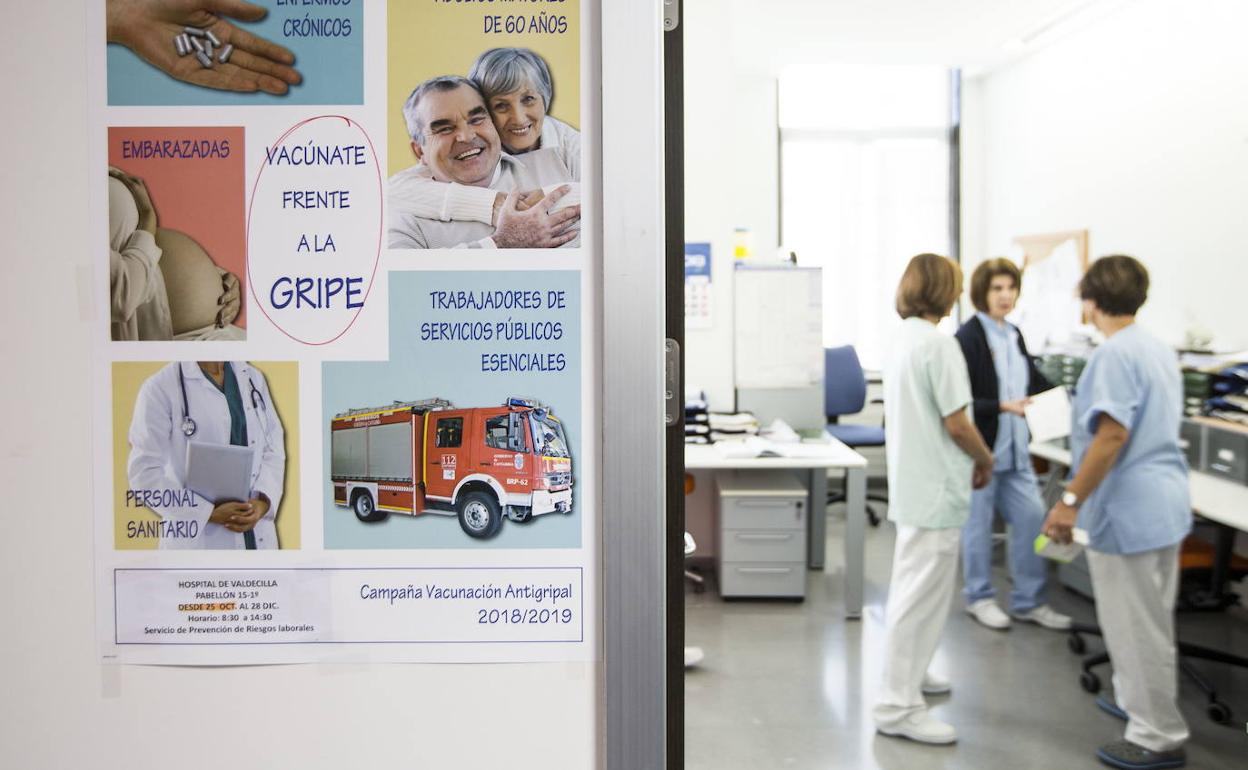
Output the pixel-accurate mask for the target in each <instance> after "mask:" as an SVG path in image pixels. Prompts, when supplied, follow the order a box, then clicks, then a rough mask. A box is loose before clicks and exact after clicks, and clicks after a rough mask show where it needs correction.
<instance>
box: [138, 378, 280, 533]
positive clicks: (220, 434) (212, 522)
mask: <svg viewBox="0 0 1248 770" xmlns="http://www.w3.org/2000/svg"><path fill="white" fill-rule="evenodd" d="M129 438H130V459H129V463H128V468H127V470H128V477H129V480H130V487H131V489H134V490H142V491H147V492H152V493H156V495H160V496H161V497H162V502H169V503H170V504H169V505H152V506H149V507H151V509H152V510H153V511H155V512H156V513H157V514H158V515H159V516H160V517H161V518H162V519H163V522H162V527H161V538H160V547H161V548H162V549H174V548H182V549H218V550H223V549H273V548H278V547H279V546H278V542H277V528H276V526H275V524H274V522H275V521H276V519H277V512H278V510H279V508H280V506H281V502H282V489H283V484H284V482H285V476H286V449H285V432H284V431H283V429H282V423H281V420H279V419H278V416H277V412H276V410H275V408H274V406H273V399H272V397H271V396H270V394H269V386H268V383H267V382H266V381H265V379H264V375H262V374H261V373H260V371H259V370H257V369H256V368H254V367H252V366H251V365H250V364H247V363H243V362H222V361H201V362H199V363H196V362H193V361H182V362H174V363H171V364H169V365H167V366H165V367H164V368H163V369H161V370H160V371H159V372H157V373H156V374H154V375H152V376H151V377H149V378H148V379H147V381H146V382H144V383H143V385H142V387H141V388H140V389H139V396H138V399H137V400H136V402H135V406H134V419H133V420H132V421H131V423H130V434H129ZM192 442H197V443H206V444H236V445H243V446H250V447H252V448H253V449H254V450H255V451H254V453H253V456H252V464H251V494H250V499H249V500H247V501H239V502H224V503H221V504H219V505H215V506H214V505H213V503H212V502H211V501H209V500H206V499H204V498H203V497H200V496H199V495H197V494H195V493H193V492H189V491H185V493H184V494H167V495H165V494H162V493H163V492H164V491H165V490H168V491H170V492H174V493H178V492H183V491H184V490H185V489H186V450H187V444H189V443H192Z"/></svg>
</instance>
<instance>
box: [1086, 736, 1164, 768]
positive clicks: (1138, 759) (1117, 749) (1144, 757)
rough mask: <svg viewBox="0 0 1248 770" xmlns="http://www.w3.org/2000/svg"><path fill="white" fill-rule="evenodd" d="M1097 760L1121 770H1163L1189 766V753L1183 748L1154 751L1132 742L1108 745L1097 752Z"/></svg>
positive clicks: (1116, 742) (1118, 742)
mask: <svg viewBox="0 0 1248 770" xmlns="http://www.w3.org/2000/svg"><path fill="white" fill-rule="evenodd" d="M1096 758H1097V759H1099V760H1101V761H1102V762H1104V763H1105V764H1107V765H1109V766H1110V767H1117V768H1119V770H1163V768H1168V767H1183V766H1184V765H1186V764H1187V753H1186V752H1184V751H1183V749H1181V748H1179V749H1172V750H1170V751H1152V750H1150V749H1146V748H1144V747H1143V746H1139V745H1136V744H1134V743H1132V742H1131V741H1114V742H1113V743H1107V744H1105V745H1104V746H1102V747H1100V748H1099V749H1097V750H1096Z"/></svg>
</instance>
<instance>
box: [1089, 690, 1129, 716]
mask: <svg viewBox="0 0 1248 770" xmlns="http://www.w3.org/2000/svg"><path fill="white" fill-rule="evenodd" d="M1096 707H1097V708H1098V709H1100V710H1101V711H1104V712H1105V713H1106V714H1109V715H1110V716H1111V717H1117V718H1118V719H1121V720H1122V721H1124V722H1125V721H1127V712H1125V711H1123V710H1122V709H1120V708H1118V704H1117V703H1114V702H1113V701H1112V700H1110V699H1109V698H1106V697H1105V696H1104V695H1098V696H1096Z"/></svg>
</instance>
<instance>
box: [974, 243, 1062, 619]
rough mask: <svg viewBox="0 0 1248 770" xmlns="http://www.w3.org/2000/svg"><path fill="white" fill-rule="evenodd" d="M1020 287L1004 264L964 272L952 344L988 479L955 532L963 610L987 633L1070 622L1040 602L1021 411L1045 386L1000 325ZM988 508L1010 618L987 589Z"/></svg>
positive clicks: (1042, 577) (1036, 504)
mask: <svg viewBox="0 0 1248 770" xmlns="http://www.w3.org/2000/svg"><path fill="white" fill-rule="evenodd" d="M1021 288H1022V273H1021V272H1020V271H1019V269H1018V267H1017V266H1016V265H1015V264H1014V263H1013V262H1011V261H1010V260H1008V259H990V260H987V261H985V262H981V263H980V265H979V266H978V267H976V268H975V272H974V273H972V274H971V304H973V305H974V306H975V310H976V311H977V312H976V313H975V315H974V316H972V317H971V318H970V319H969V320H968V321H967V322H966V323H964V324H962V327H961V328H960V329H958V333H957V338H958V343H959V344H960V345H961V346H962V355H964V356H965V357H966V368H967V369H968V370H969V372H970V375H971V396H972V397H973V398H974V403H975V408H974V412H975V427H976V428H978V429H979V433H980V435H982V436H983V437H984V442H985V443H986V444H988V446H990V447H992V453H993V457H994V459H995V460H996V462H995V464H994V465H993V468H992V480H991V481H989V482H988V486H986V487H984V488H983V489H978V490H975V491H974V492H973V493H971V518H970V520H968V521H967V522H966V526H965V527H963V528H962V582H963V589H962V593H963V596H964V597H965V598H966V611H967V613H969V614H970V616H971V617H973V618H975V620H977V621H979V622H980V623H981V624H983V625H985V626H987V627H988V628H994V629H997V630H1005V629H1007V628H1009V627H1010V615H1013V616H1014V617H1015V618H1017V619H1018V620H1022V621H1026V622H1029V623H1036V624H1038V625H1041V626H1044V627H1045V628H1051V629H1054V630H1059V631H1060V630H1065V629H1068V628H1070V617H1068V616H1066V615H1063V614H1061V613H1059V612H1056V611H1055V610H1053V609H1052V608H1051V607H1049V605H1048V604H1046V603H1045V601H1044V590H1045V584H1046V582H1047V577H1048V567H1047V565H1046V563H1045V559H1044V558H1043V557H1041V556H1040V555H1039V554H1037V553H1036V551H1035V548H1034V546H1033V543H1034V542H1035V539H1036V535H1039V534H1040V527H1041V525H1043V524H1044V502H1043V501H1042V500H1041V499H1040V488H1039V485H1038V483H1037V481H1036V474H1035V473H1034V472H1033V471H1032V469H1031V454H1030V453H1029V452H1028V451H1027V445H1028V444H1029V443H1031V434H1030V433H1029V432H1028V430H1027V420H1026V419H1025V418H1024V416H1023V407H1025V406H1026V405H1027V401H1028V400H1029V398H1030V397H1031V396H1034V395H1036V394H1037V393H1040V392H1042V391H1045V390H1048V389H1049V388H1051V387H1053V386H1052V385H1051V384H1050V383H1049V381H1048V380H1047V379H1045V377H1044V375H1043V374H1041V373H1040V370H1039V369H1037V368H1036V365H1035V362H1034V361H1032V358H1031V356H1030V355H1029V354H1028V353H1027V343H1026V342H1024V341H1023V335H1022V334H1020V333H1019V331H1018V327H1016V326H1014V325H1013V324H1011V323H1010V322H1009V321H1006V320H1005V317H1006V316H1007V315H1008V314H1009V313H1010V312H1011V311H1013V310H1014V304H1015V303H1016V302H1017V301H1018V295H1019V291H1020V289H1021ZM995 511H1000V512H1001V516H1002V518H1004V519H1005V521H1006V523H1007V524H1008V525H1009V539H1010V549H1009V565H1010V578H1011V580H1012V581H1013V585H1014V588H1013V590H1012V591H1011V592H1010V615H1006V614H1005V612H1003V611H1002V610H1001V608H1000V607H999V606H997V603H996V601H995V600H994V599H993V596H994V595H995V594H996V591H995V589H993V587H992V520H993V514H994V512H995Z"/></svg>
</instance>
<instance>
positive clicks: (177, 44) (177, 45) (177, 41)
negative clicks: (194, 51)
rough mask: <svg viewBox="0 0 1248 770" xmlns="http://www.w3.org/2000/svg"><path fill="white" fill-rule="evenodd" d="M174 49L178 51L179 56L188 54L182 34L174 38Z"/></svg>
mask: <svg viewBox="0 0 1248 770" xmlns="http://www.w3.org/2000/svg"><path fill="white" fill-rule="evenodd" d="M173 50H175V51H177V52H178V56H186V54H187V50H186V47H185V46H184V45H183V44H182V36H181V35H178V36H177V37H175V38H174V39H173Z"/></svg>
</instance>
